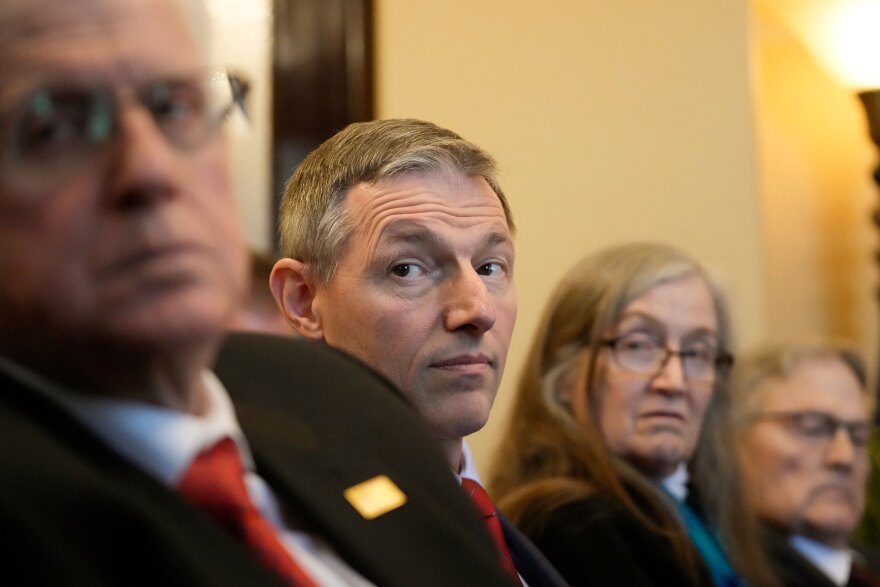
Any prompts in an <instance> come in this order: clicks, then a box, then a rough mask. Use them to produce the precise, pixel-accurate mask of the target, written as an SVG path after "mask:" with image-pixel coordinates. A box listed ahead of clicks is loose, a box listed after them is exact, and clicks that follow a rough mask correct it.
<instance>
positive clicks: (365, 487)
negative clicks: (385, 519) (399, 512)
mask: <svg viewBox="0 0 880 587" xmlns="http://www.w3.org/2000/svg"><path fill="white" fill-rule="evenodd" d="M342 495H343V496H345V499H346V501H348V503H350V504H351V507H353V508H354V509H356V510H357V512H358V513H359V514H360V515H361V516H363V517H364V519H365V520H372V519H374V518H378V517H379V516H381V515H382V514H387V513H388V512H390V511H391V510H396V509H397V508H399V507H400V506H402V505H403V504H405V503H406V495H405V494H404V493H403V492H402V491H401V490H400V488H399V487H398V486H397V485H395V484H394V481H392V480H391V479H389V478H388V477H387V476H385V475H377V476H375V477H373V478H372V479H367V480H366V481H364V482H363V483H358V484H357V485H353V486H351V487H349V488H348V489H346V490H345V491H343V492H342Z"/></svg>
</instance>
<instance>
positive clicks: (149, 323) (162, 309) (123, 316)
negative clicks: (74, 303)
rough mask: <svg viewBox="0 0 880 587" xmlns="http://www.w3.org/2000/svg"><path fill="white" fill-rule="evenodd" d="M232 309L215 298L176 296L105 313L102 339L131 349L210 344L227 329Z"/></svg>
mask: <svg viewBox="0 0 880 587" xmlns="http://www.w3.org/2000/svg"><path fill="white" fill-rule="evenodd" d="M233 311H234V306H233V305H232V304H230V303H229V302H228V301H225V300H223V299H222V298H218V297H216V296H215V297H213V298H212V297H206V296H189V297H187V296H179V297H177V298H176V299H165V300H156V301H155V302H154V303H146V304H141V305H140V306H139V307H136V308H131V309H130V310H129V311H121V312H118V313H116V315H113V314H110V313H108V314H107V315H106V316H105V318H104V324H103V326H102V327H101V331H102V333H103V336H102V338H105V339H108V340H111V341H112V340H117V341H118V342H119V343H120V344H122V345H126V346H132V347H139V346H143V347H153V346H156V347H162V346H166V345H167V346H169V347H178V346H188V345H193V344H195V345H198V344H200V343H205V344H212V343H213V342H214V341H215V340H217V339H219V337H220V336H222V334H223V333H224V331H225V330H226V325H227V324H228V322H229V320H230V317H231V316H232V314H233Z"/></svg>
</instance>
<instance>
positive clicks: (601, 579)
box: [490, 243, 772, 586]
mask: <svg viewBox="0 0 880 587" xmlns="http://www.w3.org/2000/svg"><path fill="white" fill-rule="evenodd" d="M730 348H731V332H730V325H729V321H728V314H727V308H726V305H725V303H724V301H723V300H722V297H721V296H720V294H719V292H718V290H717V289H716V287H715V286H714V285H713V283H712V281H711V280H710V279H709V277H708V275H707V273H706V271H705V270H704V269H703V268H702V267H701V266H700V265H698V264H697V263H696V262H695V261H693V260H692V259H691V258H689V257H688V256H686V255H684V254H683V253H681V252H679V251H678V250H676V249H674V248H672V247H669V246H666V245H662V244H651V243H633V244H623V245H618V246H612V247H609V248H606V249H603V250H601V251H599V252H596V253H594V254H592V255H589V256H587V257H585V258H584V259H583V260H581V261H580V262H579V263H578V264H576V265H575V266H574V267H573V268H572V269H571V270H570V271H569V272H568V273H567V275H566V276H565V277H564V278H563V280H562V282H561V283H560V284H559V285H558V286H557V288H556V290H555V292H554V293H553V295H552V297H551V299H550V301H549V302H548V305H547V307H546V309H545V312H544V314H543V317H542V319H541V321H540V323H539V326H538V330H537V333H536V334H535V336H534V338H533V341H532V346H531V350H530V352H529V354H528V358H527V360H526V364H525V366H524V368H523V371H522V373H521V375H520V379H519V382H518V386H517V394H516V397H515V401H514V405H513V408H512V414H511V417H510V420H509V424H508V428H507V430H506V433H504V434H503V437H502V438H503V440H502V441H501V444H500V447H499V449H498V451H497V453H496V455H495V461H494V467H493V475H492V477H491V481H492V482H491V485H490V487H491V489H492V490H493V491H494V493H495V495H496V496H497V497H498V500H499V507H500V509H501V510H502V511H504V512H505V513H506V514H507V515H508V516H509V517H510V518H511V519H512V520H514V522H516V523H517V524H518V525H519V527H520V528H521V529H522V530H523V531H524V532H525V534H526V535H527V536H529V537H530V538H531V539H532V540H533V541H534V542H535V544H536V545H537V546H538V547H539V548H541V549H542V550H543V551H544V553H545V555H546V556H547V557H548V558H549V559H550V561H551V562H552V563H553V564H554V565H555V566H556V568H557V569H559V571H560V572H561V573H562V574H563V575H564V576H565V577H566V579H568V581H569V582H570V583H571V584H572V585H627V586H642V585H657V586H661V585H662V586H669V585H713V584H714V585H731V586H732V585H742V584H743V580H742V579H743V578H747V579H749V580H750V582H751V583H752V584H755V585H758V584H760V585H767V584H772V576H771V575H770V572H769V570H768V569H767V565H766V563H765V562H764V561H763V560H762V557H761V553H760V551H759V550H758V549H756V548H755V547H754V546H752V544H751V540H750V538H751V536H752V534H751V530H752V528H751V526H750V524H749V522H748V520H747V519H746V518H744V517H742V516H738V515H733V514H737V513H739V512H738V511H735V510H736V508H737V507H739V506H740V505H741V502H737V501H735V500H734V501H732V502H729V501H725V504H726V505H727V506H728V507H730V508H732V509H733V510H734V511H732V512H723V515H722V512H715V511H714V510H713V509H711V506H713V505H714V504H715V501H714V500H708V501H707V502H706V508H705V509H704V510H703V509H700V508H697V507H695V500H694V497H695V495H694V493H695V492H694V490H693V488H692V483H690V482H689V481H690V480H691V479H690V476H691V473H690V471H689V467H688V465H689V463H690V462H691V461H692V459H693V457H694V454H695V452H696V450H697V446H698V442H699V439H700V437H701V429H702V426H703V422H704V420H705V418H706V416H707V414H708V413H711V412H712V411H713V410H714V409H716V408H715V406H716V405H718V404H719V398H720V397H721V396H723V393H724V384H725V380H726V371H727V369H728V368H729V366H730V364H731V362H732V357H731V354H730ZM714 466H715V468H716V470H715V471H713V476H715V477H723V478H724V479H725V480H726V481H728V482H729V483H728V487H730V488H731V489H730V490H731V491H732V492H733V493H734V495H735V494H736V487H735V473H734V472H733V471H732V470H731V469H730V467H729V466H728V463H719V462H716V463H714ZM697 480H699V479H697ZM707 497H711V496H707ZM740 509H743V508H740ZM728 513H730V514H731V515H728ZM706 519H708V520H709V522H707V521H706ZM727 520H734V522H733V523H731V524H727V523H726V521H727ZM722 522H724V523H722ZM719 537H720V538H719ZM734 565H735V566H734ZM738 571H741V572H742V576H741V575H740V573H738ZM768 577H771V578H770V579H769V583H768V581H764V579H765V578H768Z"/></svg>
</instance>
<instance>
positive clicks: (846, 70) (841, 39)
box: [763, 0, 880, 90]
mask: <svg viewBox="0 0 880 587" xmlns="http://www.w3.org/2000/svg"><path fill="white" fill-rule="evenodd" d="M763 4H764V6H765V7H766V8H767V9H769V10H771V11H772V12H774V13H776V15H777V16H778V17H779V18H780V19H781V20H782V21H783V22H785V23H786V24H787V25H788V26H789V28H790V29H791V30H792V32H793V33H794V34H795V35H796V36H797V37H799V38H800V39H801V41H802V42H803V43H804V44H805V45H806V46H807V47H808V48H809V50H810V51H811V52H812V53H813V55H814V56H815V57H816V60H817V61H818V62H819V63H820V64H821V65H822V66H823V67H825V68H826V69H827V70H828V71H829V72H830V73H831V74H832V75H834V76H835V77H836V78H838V79H839V80H840V81H841V82H842V83H843V84H845V85H846V86H848V87H851V88H853V89H856V90H865V89H877V88H880V0H765V2H763Z"/></svg>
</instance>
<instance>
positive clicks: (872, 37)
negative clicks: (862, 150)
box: [757, 0, 880, 383]
mask: <svg viewBox="0 0 880 587" xmlns="http://www.w3.org/2000/svg"><path fill="white" fill-rule="evenodd" d="M757 4H758V5H759V6H760V7H761V8H762V9H763V10H766V11H767V12H768V13H770V14H773V15H774V16H775V17H776V18H777V20H779V21H781V22H782V23H784V24H785V26H786V27H787V28H788V29H789V30H790V31H791V32H792V33H793V34H794V36H795V37H797V38H798V40H800V42H801V43H802V44H803V45H804V46H805V47H806V48H807V50H808V51H809V52H810V53H811V54H812V55H813V57H814V58H815V60H816V61H817V63H818V64H819V65H820V66H822V67H823V68H824V69H825V70H826V71H828V72H829V73H830V75H831V76H832V77H834V78H836V79H837V80H838V81H840V83H841V84H842V85H843V86H844V87H847V88H849V89H851V90H852V91H853V92H855V93H856V94H857V96H858V98H859V100H860V102H861V103H862V106H863V108H864V111H865V115H866V120H867V123H868V132H869V134H870V136H871V140H872V141H873V143H874V144H875V145H876V146H877V147H878V148H880V34H878V32H877V27H878V24H880V0H757ZM873 178H874V182H875V183H876V184H877V185H878V186H880V164H878V166H877V167H876V168H875V169H874V173H873ZM873 221H874V224H875V226H877V228H878V229H880V210H875V212H874V215H873ZM877 258H878V261H880V253H878V255H877ZM878 383H880V381H878Z"/></svg>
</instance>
